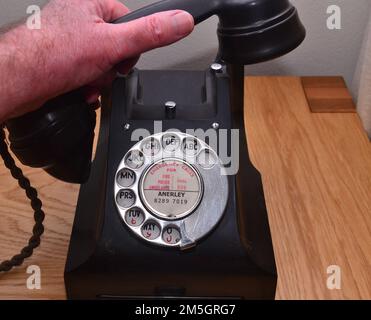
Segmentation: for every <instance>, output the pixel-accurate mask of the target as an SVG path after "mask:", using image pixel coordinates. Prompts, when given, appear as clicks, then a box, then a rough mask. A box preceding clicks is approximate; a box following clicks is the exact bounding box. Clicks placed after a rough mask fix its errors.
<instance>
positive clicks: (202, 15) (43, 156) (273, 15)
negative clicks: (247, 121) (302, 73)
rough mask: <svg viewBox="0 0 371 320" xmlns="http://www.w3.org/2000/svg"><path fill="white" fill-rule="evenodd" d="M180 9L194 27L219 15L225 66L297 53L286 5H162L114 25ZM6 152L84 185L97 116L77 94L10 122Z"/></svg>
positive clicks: (299, 29) (255, 0) (255, 1)
mask: <svg viewBox="0 0 371 320" xmlns="http://www.w3.org/2000/svg"><path fill="white" fill-rule="evenodd" d="M175 9H181V10H185V11H188V12H189V13H190V14H192V16H193V17H194V20H195V23H196V24H198V23H200V22H202V21H204V20H205V19H207V18H209V17H210V16H212V15H218V16H219V19H220V22H219V25H218V31H217V32H218V38H219V53H218V56H219V57H220V58H221V60H223V61H224V62H226V63H229V64H236V65H245V64H252V63H257V62H261V61H266V60H270V59H273V58H276V57H278V56H280V55H283V54H285V53H288V52H289V51H291V50H293V49H294V48H296V47H297V46H298V45H299V44H300V43H301V42H302V41H303V39H304V37H305V29H304V27H303V25H302V24H301V22H300V20H299V17H298V14H297V11H296V9H295V8H294V7H293V6H292V5H291V4H290V2H289V1H288V0H233V1H231V0H164V1H160V2H157V3H154V4H152V5H149V6H147V7H144V8H142V9H139V10H137V11H134V12H132V13H130V14H128V15H126V16H124V17H122V18H119V19H117V20H115V21H113V23H125V22H129V21H132V20H135V19H138V18H141V17H144V16H148V15H150V14H153V13H156V12H161V11H167V10H175ZM6 126H7V128H8V130H9V132H10V135H9V140H10V143H11V144H10V148H11V150H12V151H13V152H14V154H15V155H16V156H17V157H18V158H19V159H20V161H21V162H22V163H23V164H25V165H28V166H31V167H41V168H44V169H45V170H46V171H47V172H48V173H49V174H51V175H52V176H54V177H56V178H58V179H60V180H64V181H67V182H72V183H84V182H86V181H87V179H88V177H89V173H90V165H91V157H92V148H93V138H94V127H95V113H94V111H93V110H92V108H90V107H89V106H88V105H87V103H86V102H85V101H84V99H83V97H82V96H81V95H80V93H79V90H76V91H74V92H71V93H67V94H65V95H62V96H60V97H57V98H55V99H53V100H51V101H49V102H47V103H46V104H45V105H44V106H43V107H42V108H40V109H39V110H37V111H35V112H32V113H30V114H26V115H25V116H22V117H19V118H16V119H12V120H9V121H8V122H7V123H6Z"/></svg>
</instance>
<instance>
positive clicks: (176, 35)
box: [106, 10, 194, 63]
mask: <svg viewBox="0 0 371 320" xmlns="http://www.w3.org/2000/svg"><path fill="white" fill-rule="evenodd" d="M107 26H108V28H109V30H108V32H109V35H110V36H109V37H107V38H106V39H110V40H111V41H110V45H112V46H113V47H112V50H109V51H108V52H111V53H112V54H113V55H114V56H113V57H112V60H116V63H118V62H120V61H122V60H125V59H128V58H132V57H136V56H139V55H140V54H141V53H143V52H146V51H149V50H151V49H154V48H158V47H162V46H166V45H168V44H171V43H173V42H176V41H178V40H180V39H182V38H184V37H185V36H187V35H188V34H190V33H191V32H192V30H193V27H194V20H193V17H192V16H191V15H190V14H189V13H187V12H185V11H180V10H174V11H164V12H160V13H156V14H153V15H150V16H147V17H144V18H140V19H137V20H134V21H131V22H127V23H123V24H109V25H107Z"/></svg>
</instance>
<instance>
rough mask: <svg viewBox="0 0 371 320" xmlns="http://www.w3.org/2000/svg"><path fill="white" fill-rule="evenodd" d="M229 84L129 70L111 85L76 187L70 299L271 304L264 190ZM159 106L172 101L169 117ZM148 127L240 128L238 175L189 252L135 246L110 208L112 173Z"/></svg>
mask: <svg viewBox="0 0 371 320" xmlns="http://www.w3.org/2000/svg"><path fill="white" fill-rule="evenodd" d="M231 78H233V75H229V74H228V73H227V72H226V71H223V72H213V71H206V72H199V71H135V72H134V73H133V74H131V75H129V76H128V77H127V78H120V79H117V80H116V81H115V83H114V86H113V91H112V97H111V98H110V99H108V100H107V101H105V102H104V103H105V104H107V105H110V107H106V108H103V113H102V117H101V118H102V119H101V130H100V137H99V142H98V147H97V152H96V158H95V160H94V162H93V166H92V172H91V176H90V179H89V181H88V182H87V183H86V184H84V185H82V186H81V189H80V195H79V199H78V204H77V209H76V217H75V221H74V226H73V231H72V236H71V242H70V247H69V252H68V257H67V263H66V269H65V285H66V292H67V297H68V298H69V299H107V298H108V299H110V298H112V299H135V298H143V299H145V298H170V297H171V298H187V297H188V298H195V297H198V298H208V297H214V298H236V299H274V297H275V292H276V283H277V274H276V267H275V260H274V253H273V247H272V241H271V236H270V231H269V223H268V216H267V211H266V206H265V200H264V193H263V188H262V182H261V177H260V174H259V172H258V171H257V170H256V169H255V168H254V166H253V165H252V163H251V162H250V160H249V156H248V150H247V143H246V138H245V131H244V125H243V121H241V119H243V115H241V113H238V112H235V113H233V114H232V113H231V111H230V110H231V107H230V101H233V99H232V98H233V97H232V96H233V95H234V94H236V90H234V88H231V83H232V84H234V85H235V82H234V81H231V80H233V79H231ZM151 84H152V85H151ZM164 100H166V101H168V100H173V101H177V104H178V106H177V112H176V114H175V116H174V117H171V118H169V115H168V114H167V113H166V112H165V111H164V110H165V109H164V108H163V107H161V105H160V103H164V102H165V101H164ZM154 120H156V121H160V120H161V125H162V130H163V131H166V130H168V129H171V128H172V129H173V128H176V129H178V130H180V131H181V132H185V131H186V130H187V129H189V128H200V129H203V130H208V129H210V128H211V127H213V128H214V130H217V131H219V130H221V129H226V131H227V132H230V131H231V129H239V130H240V135H239V139H240V141H239V143H240V153H239V162H240V164H239V166H240V168H239V171H238V173H237V174H236V175H229V176H228V186H229V196H228V201H227V204H226V208H225V211H224V214H223V217H222V218H221V220H220V221H219V223H218V224H217V226H216V227H215V228H214V230H213V231H211V232H210V233H209V234H208V235H206V236H205V237H204V238H202V239H201V240H200V241H198V242H197V243H196V244H195V245H194V246H193V247H192V248H190V249H187V250H179V248H166V247H161V246H155V245H152V244H151V243H147V242H145V241H143V240H142V239H139V238H138V237H136V236H134V235H133V234H132V233H131V232H130V230H129V229H128V228H126V226H125V225H124V223H123V221H122V219H121V217H120V216H119V214H118V212H117V208H116V207H115V203H114V202H115V201H114V190H113V185H114V183H115V177H116V169H117V167H118V166H119V163H120V161H121V160H122V158H123V155H124V154H125V153H126V152H127V150H129V149H130V148H132V147H133V145H134V144H135V142H133V141H131V139H130V137H131V136H132V134H133V132H135V130H137V129H140V128H142V129H146V130H148V131H150V132H151V133H153V132H152V131H153V124H154ZM212 124H218V127H217V126H215V125H214V126H213V125H212ZM215 197H218V195H215Z"/></svg>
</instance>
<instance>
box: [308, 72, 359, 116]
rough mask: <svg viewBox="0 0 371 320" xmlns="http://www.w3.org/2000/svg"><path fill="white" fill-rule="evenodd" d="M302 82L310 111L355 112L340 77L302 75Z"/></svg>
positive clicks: (350, 96) (348, 93) (350, 97)
mask: <svg viewBox="0 0 371 320" xmlns="http://www.w3.org/2000/svg"><path fill="white" fill-rule="evenodd" d="M302 84H303V88H304V92H305V96H306V98H307V101H308V105H309V107H310V109H311V111H312V112H322V113H328V112H335V113H339V112H356V107H355V105H354V102H353V99H352V95H351V94H350V92H349V90H348V88H347V86H346V84H345V81H344V79H343V78H342V77H303V78H302Z"/></svg>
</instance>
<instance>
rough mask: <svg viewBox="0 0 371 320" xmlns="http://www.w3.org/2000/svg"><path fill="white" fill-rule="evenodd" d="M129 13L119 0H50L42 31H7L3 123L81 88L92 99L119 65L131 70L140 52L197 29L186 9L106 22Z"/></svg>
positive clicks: (1, 78) (1, 79)
mask: <svg viewBox="0 0 371 320" xmlns="http://www.w3.org/2000/svg"><path fill="white" fill-rule="evenodd" d="M128 11H129V10H128V9H127V8H126V7H125V6H124V5H123V4H121V3H120V2H118V1H117V0H52V1H50V2H49V3H48V5H47V6H46V7H45V8H44V9H43V10H42V12H41V29H39V30H37V29H35V30H30V29H28V28H27V26H26V25H25V24H21V25H19V26H18V27H16V28H14V29H12V30H10V31H9V32H6V33H5V34H3V35H2V36H1V37H0V123H1V122H3V121H5V120H6V119H8V118H11V117H15V116H19V115H22V114H24V113H27V112H30V111H32V110H35V109H37V108H38V107H40V106H41V105H42V104H43V103H45V102H46V101H47V100H49V99H51V98H53V97H55V96H58V95H60V94H63V93H65V92H68V91H71V90H73V89H76V88H79V87H82V86H84V88H85V89H84V91H85V94H86V97H87V100H89V101H90V102H94V101H95V100H96V99H97V97H98V95H99V91H100V89H101V87H102V86H104V85H106V84H108V83H110V82H111V81H112V80H113V78H114V76H115V74H116V70H117V69H118V68H119V71H120V72H122V73H125V72H127V71H129V70H130V69H131V68H132V66H133V65H134V64H135V63H136V61H137V59H138V56H139V55H140V54H141V53H143V52H145V51H148V50H151V49H153V48H156V47H161V46H164V45H167V44H170V43H172V42H175V41H177V40H179V39H181V38H183V37H185V36H186V35H188V34H189V33H190V32H191V31H192V29H193V18H192V16H191V15H189V14H188V13H185V12H183V11H167V12H162V13H158V14H155V15H152V16H149V17H145V18H142V19H138V20H136V21H132V22H129V23H126V24H121V25H113V24H109V23H108V22H109V21H112V20H114V19H116V18H118V17H120V16H123V15H125V14H126V13H128ZM118 65H119V67H118Z"/></svg>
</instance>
